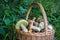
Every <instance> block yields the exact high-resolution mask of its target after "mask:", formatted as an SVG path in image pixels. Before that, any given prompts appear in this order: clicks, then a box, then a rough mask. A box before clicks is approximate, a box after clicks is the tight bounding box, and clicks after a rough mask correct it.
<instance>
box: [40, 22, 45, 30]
mask: <svg viewBox="0 0 60 40" xmlns="http://www.w3.org/2000/svg"><path fill="white" fill-rule="evenodd" d="M39 28H40V29H41V30H42V29H44V22H40V23H39Z"/></svg>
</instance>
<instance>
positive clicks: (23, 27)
mask: <svg viewBox="0 0 60 40" xmlns="http://www.w3.org/2000/svg"><path fill="white" fill-rule="evenodd" d="M21 29H22V31H23V32H28V29H27V28H26V27H25V26H24V25H23V24H21Z"/></svg>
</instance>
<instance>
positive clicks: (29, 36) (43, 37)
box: [16, 2, 54, 40]
mask: <svg viewBox="0 0 60 40" xmlns="http://www.w3.org/2000/svg"><path fill="white" fill-rule="evenodd" d="M33 5H38V6H39V7H40V9H41V11H42V14H43V18H44V27H45V29H44V30H45V31H44V32H37V33H33V32H32V33H26V32H23V31H21V30H16V32H17V37H18V39H19V40H54V29H53V30H51V31H47V30H48V28H47V26H48V22H47V16H46V13H45V11H44V8H43V6H42V5H41V4H40V3H38V2H35V3H32V4H31V5H30V6H29V8H28V11H27V15H26V20H28V16H29V13H30V10H31V8H32V6H33Z"/></svg>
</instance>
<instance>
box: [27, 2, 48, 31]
mask: <svg viewBox="0 0 60 40" xmlns="http://www.w3.org/2000/svg"><path fill="white" fill-rule="evenodd" d="M33 5H38V6H39V7H40V9H41V11H42V14H43V18H44V27H45V31H47V26H48V22H47V16H46V12H45V10H44V8H43V6H42V5H41V4H40V3H38V2H34V3H32V4H31V5H30V6H29V8H28V10H27V15H26V20H28V16H29V13H30V11H31V9H32V6H33Z"/></svg>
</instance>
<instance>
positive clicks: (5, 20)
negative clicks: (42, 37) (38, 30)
mask: <svg viewBox="0 0 60 40" xmlns="http://www.w3.org/2000/svg"><path fill="white" fill-rule="evenodd" d="M33 2H40V3H41V4H42V5H43V7H44V8H45V11H46V13H47V17H48V21H49V22H50V23H51V24H53V26H54V29H55V40H60V8H59V6H60V0H0V40H16V32H15V24H16V22H17V21H18V20H20V19H22V18H23V19H25V14H26V12H27V9H28V7H29V5H30V4H31V3H33ZM40 13H41V12H40V11H39V8H38V7H37V6H36V7H33V9H32V11H31V13H30V16H33V14H34V16H36V17H40Z"/></svg>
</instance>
